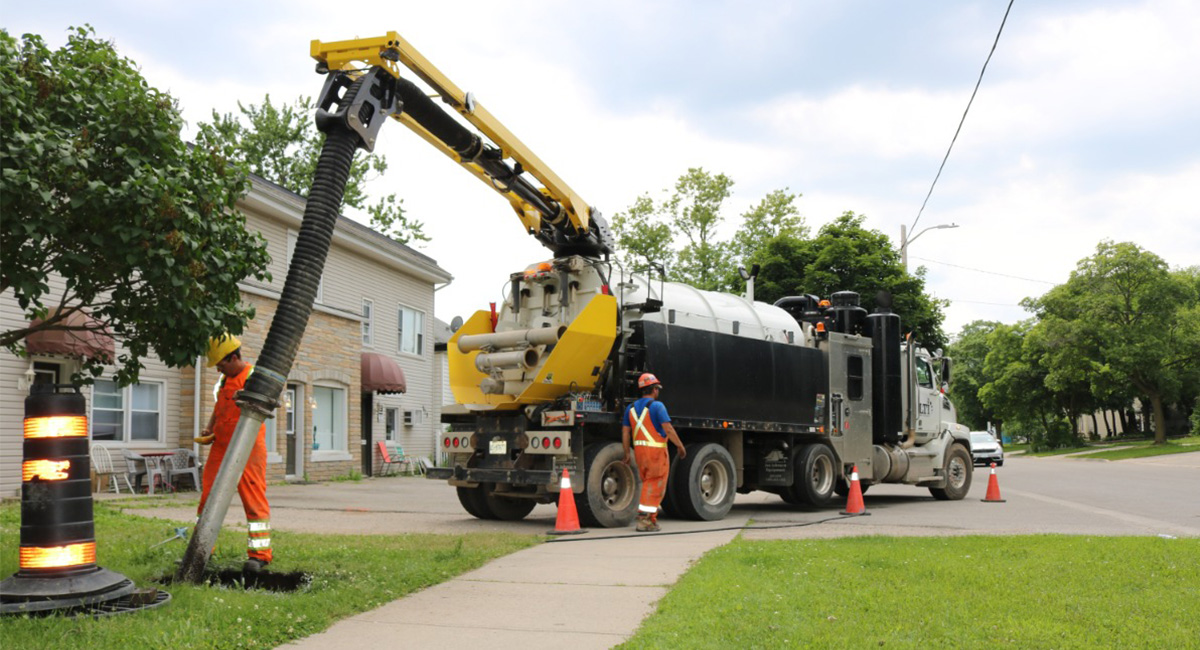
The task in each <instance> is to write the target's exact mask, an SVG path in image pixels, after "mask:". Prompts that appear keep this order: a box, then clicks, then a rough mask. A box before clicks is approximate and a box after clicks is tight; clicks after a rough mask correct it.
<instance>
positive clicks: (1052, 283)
mask: <svg viewBox="0 0 1200 650" xmlns="http://www.w3.org/2000/svg"><path fill="white" fill-rule="evenodd" d="M913 259H914V260H921V261H922V262H932V263H934V264H942V265H944V266H953V267H954V268H956V269H962V270H964V271H974V272H976V273H985V274H987V275H998V276H1000V277H1002V278H1012V279H1013V280H1024V281H1025V282H1038V283H1040V284H1049V285H1051V286H1053V285H1056V284H1060V283H1058V282H1050V281H1048V280H1035V279H1034V278H1023V277H1021V276H1019V275H1009V274H1007V273H997V272H996V271H985V270H983V269H975V268H971V267H969V266H959V265H958V264H951V263H950V262H939V261H938V260H931V259H926V258H924V257H916V256H914V257H913Z"/></svg>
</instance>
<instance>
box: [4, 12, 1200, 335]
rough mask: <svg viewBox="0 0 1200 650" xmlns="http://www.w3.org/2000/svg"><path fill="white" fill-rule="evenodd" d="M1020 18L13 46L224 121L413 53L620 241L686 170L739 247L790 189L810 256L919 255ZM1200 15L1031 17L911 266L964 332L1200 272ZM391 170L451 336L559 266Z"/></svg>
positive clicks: (762, 18) (953, 16)
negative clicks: (753, 218)
mask: <svg viewBox="0 0 1200 650" xmlns="http://www.w3.org/2000/svg"><path fill="white" fill-rule="evenodd" d="M1007 4H1008V3H1007V0H990V1H987V2H982V1H974V2H973V1H958V2H935V1H932V0H929V1H916V0H891V1H886V2H885V1H883V0H878V1H876V2H855V1H848V0H839V1H833V0H830V1H824V2H814V1H801V0H794V1H791V2H783V1H780V2H771V1H748V0H741V1H738V2H708V1H703V0H691V1H687V2H684V1H677V2H653V1H642V2H635V1H620V0H609V1H607V2H602V3H599V2H597V3H585V2H567V1H561V2H548V1H533V0H507V1H505V2H495V1H492V2H473V1H467V0H455V1H453V2H441V3H432V2H420V3H418V2H394V3H375V4H367V5H355V6H350V5H339V4H338V3H330V2H327V1H321V2H317V1H309V0H289V1H288V2H267V1H258V2H247V1H243V2H236V3H235V2H224V1H211V2H203V3H181V2H170V3H168V2H157V1H151V0H141V1H136V0H130V1H126V2H116V1H109V2H104V1H97V0H93V1H90V2H76V1H64V0H60V1H58V2H54V3H49V2H46V3H32V2H25V3H18V2H15V1H14V0H4V2H3V11H2V12H0V26H3V27H4V28H5V29H7V30H9V31H10V32H12V33H15V34H21V33H25V32H34V33H38V34H41V35H43V36H44V37H46V39H47V40H48V41H49V42H50V44H51V45H52V46H55V47H57V46H58V45H60V44H61V43H62V42H63V41H65V30H66V28H67V27H68V26H71V25H80V24H83V23H89V24H91V25H92V26H94V27H95V28H96V31H97V34H98V35H99V36H100V37H102V38H105V39H111V40H113V41H114V42H115V43H116V46H117V48H118V50H119V51H120V52H121V53H122V54H124V55H125V56H128V57H129V58H131V59H133V60H134V61H136V62H137V63H138V64H139V65H140V66H141V68H142V71H143V74H144V75H145V77H146V79H147V80H148V81H149V83H150V84H151V85H153V86H155V87H158V88H160V89H162V90H167V91H169V92H170V93H171V94H172V95H173V96H175V97H176V98H177V99H178V101H179V103H180V106H181V108H182V109H183V113H184V116H185V118H186V119H187V120H188V121H189V123H190V127H189V133H191V132H194V126H195V124H196V123H197V122H200V121H207V120H208V119H209V117H210V114H211V111H212V110H214V109H216V110H218V111H220V112H230V111H234V110H235V109H236V106H237V102H238V101H239V100H241V101H243V102H245V103H260V102H261V100H262V97H263V95H264V94H266V93H270V94H271V96H272V98H273V99H274V100H276V101H290V100H292V99H294V98H296V97H298V96H300V95H308V96H313V95H316V94H317V92H319V90H320V88H321V82H322V79H321V78H320V77H319V76H318V75H316V74H315V73H314V72H313V62H312V60H311V59H310V58H309V54H308V52H309V42H310V40H312V39H320V40H324V41H333V40H341V39H346V38H353V37H367V36H379V35H383V34H384V33H386V32H388V31H391V30H395V31H397V32H399V33H400V34H401V35H403V36H404V37H405V38H406V39H408V40H409V41H410V42H411V43H412V44H413V45H414V46H415V47H417V48H418V49H419V50H420V51H421V52H422V53H423V54H425V55H426V56H427V57H428V58H429V59H430V60H431V61H432V62H433V63H434V64H435V65H436V66H438V67H439V68H440V69H441V70H442V71H443V72H444V73H445V74H446V75H447V76H448V77H449V78H450V79H451V80H452V81H454V82H455V83H456V84H458V85H459V86H460V87H462V88H463V89H465V90H470V91H473V92H474V93H475V95H476V97H477V98H478V99H479V101H480V103H482V104H484V105H486V106H487V107H488V109H489V110H490V111H491V112H492V113H493V114H494V115H496V116H497V117H499V118H500V119H501V120H502V121H503V122H504V123H505V124H506V125H507V126H508V127H509V128H510V129H511V130H512V131H513V133H515V134H516V135H517V136H518V137H519V138H521V139H522V140H523V141H524V142H525V143H526V144H527V145H529V146H530V147H531V148H532V149H533V151H534V152H535V153H537V154H538V155H539V156H540V157H541V158H542V160H544V161H545V162H547V163H548V164H549V165H550V166H551V167H552V168H553V169H554V170H555V171H556V172H557V173H558V174H559V175H560V176H561V177H562V178H563V179H564V180H565V181H566V182H567V183H568V184H570V185H571V186H572V187H573V188H574V189H575V191H576V192H577V193H579V194H580V196H582V198H583V199H584V200H585V201H587V202H588V203H589V204H591V205H593V206H595V207H597V208H599V209H600V210H601V211H602V212H604V213H605V214H607V215H612V214H614V213H616V212H618V211H621V210H623V209H625V208H626V207H628V206H629V205H630V204H631V203H632V202H633V200H634V199H635V198H636V197H637V196H638V195H639V194H642V193H645V192H650V193H651V194H652V195H654V196H660V191H661V190H662V189H664V188H667V187H670V186H671V185H672V184H673V182H674V180H675V179H676V178H677V177H678V176H679V175H680V174H681V173H683V172H684V171H686V170H687V168H688V167H703V168H705V169H706V170H708V171H711V172H722V173H725V174H727V175H729V176H730V177H731V178H733V180H734V181H735V182H736V185H735V186H734V194H733V197H732V198H731V199H730V200H729V201H728V202H727V204H726V211H725V217H726V230H725V232H726V233H731V232H732V230H733V229H734V228H736V226H737V225H738V223H739V217H740V215H741V213H742V212H743V211H744V210H745V209H746V208H748V207H749V206H750V205H752V204H754V203H756V202H757V201H758V200H760V199H761V198H762V197H763V196H764V195H765V194H766V193H768V192H770V191H772V190H775V189H781V188H788V189H789V190H790V191H792V192H796V193H800V194H802V195H803V196H802V198H800V199H799V200H798V206H799V208H800V211H801V213H802V215H803V216H804V218H805V220H806V222H807V223H808V224H809V225H810V226H811V227H812V228H813V230H814V232H815V231H816V230H817V229H818V228H819V227H820V226H821V225H823V224H825V223H827V222H829V221H830V220H832V219H833V218H835V217H836V216H838V215H839V214H841V213H842V212H844V211H846V210H853V211H855V212H858V213H861V214H865V215H866V216H867V220H866V225H867V227H869V228H873V229H878V230H880V231H882V232H884V233H885V234H887V235H888V236H890V237H891V238H892V239H893V241H895V242H896V243H897V244H898V240H899V236H900V226H901V224H912V222H913V220H914V219H915V218H916V216H917V211H918V210H919V208H920V206H921V202H922V201H923V200H924V198H925V195H926V193H927V192H928V191H929V187H930V183H931V182H932V181H933V178H934V175H935V174H936V172H937V169H938V165H939V164H940V163H941V160H942V157H943V155H944V154H945V151H946V148H947V146H948V145H949V143H950V139H951V137H952V136H953V134H954V130H955V128H956V127H957V125H958V122H959V118H960V117H961V115H962V112H963V110H964V108H965V107H966V104H967V100H968V99H969V97H970V94H971V89H972V87H973V86H974V84H975V81H976V79H977V77H978V75H979V71H980V68H981V67H982V65H983V62H984V60H985V58H986V57H987V54H988V50H989V49H990V48H991V46H992V42H993V39H994V38H995V35H996V31H997V28H998V27H999V25H1000V20H1001V18H1002V17H1003V15H1004V11H1005V7H1006V6H1007ZM1198 33H1200V3H1197V2H1192V1H1190V0H1158V1H1155V0H1151V1H1146V2H1135V1H1130V0H1127V1H1105V0H1088V1H1083V0H1057V1H1056V0H1041V1H1038V2H1033V1H1031V0H1017V2H1016V3H1015V5H1014V6H1013V10H1012V13H1011V15H1010V16H1009V19H1008V23H1007V25H1006V27H1005V29H1004V34H1003V35H1002V36H1001V38H1000V43H999V45H998V47H997V49H996V53H995V55H994V56H993V58H992V61H991V64H990V65H989V67H988V70H987V74H986V76H985V77H984V80H983V85H982V87H981V89H980V91H979V94H978V97H977V98H976V99H975V103H974V105H973V107H972V108H971V112H970V114H969V115H968V117H967V120H966V124H965V126H964V127H963V130H962V134H961V135H960V136H959V138H958V142H957V144H956V145H955V147H954V151H953V152H952V153H951V155H950V159H949V162H948V163H947V165H946V168H945V171H944V172H943V173H942V176H941V180H940V181H938V185H937V187H936V188H935V189H934V192H933V196H932V198H931V199H930V201H929V204H928V206H927V207H926V208H925V212H924V214H923V216H922V217H921V219H920V222H919V224H918V225H917V227H916V229H915V232H920V231H921V230H922V229H924V228H926V227H929V226H937V225H940V224H950V223H956V224H958V226H959V228H957V229H954V230H932V231H929V232H925V233H924V234H923V235H921V236H920V238H919V240H917V241H915V242H913V243H912V244H911V246H910V248H909V255H910V259H909V263H910V266H913V267H915V266H917V265H924V266H926V267H927V268H928V289H929V291H930V292H931V293H932V294H934V295H935V296H937V297H939V298H944V299H947V300H949V301H951V305H950V307H949V309H948V310H947V318H946V331H947V333H948V334H951V335H953V334H954V333H955V332H957V331H958V330H959V329H961V327H962V326H963V325H964V324H966V323H968V322H970V321H972V320H975V319H988V320H998V321H1002V322H1015V321H1017V320H1020V319H1022V318H1025V317H1027V315H1028V314H1026V312H1024V311H1023V310H1022V309H1021V308H1020V307H1019V306H1018V304H1017V303H1018V302H1019V301H1020V300H1021V299H1022V298H1024V297H1026V296H1036V295H1040V294H1042V293H1043V292H1045V291H1046V290H1047V289H1049V288H1050V287H1051V286H1053V284H1057V283H1061V282H1063V281H1065V280H1066V279H1067V277H1068V274H1069V273H1070V271H1071V270H1072V269H1073V268H1074V267H1075V265H1076V263H1077V262H1078V261H1079V260H1080V259H1082V258H1084V257H1087V256H1088V255H1090V254H1092V253H1093V252H1094V251H1095V247H1096V244H1097V243H1098V242H1099V241H1101V240H1103V239H1112V240H1116V241H1132V242H1134V243H1137V244H1138V245H1140V246H1142V247H1143V248H1146V249H1148V250H1150V251H1153V252H1154V253H1157V254H1158V255H1160V256H1161V257H1163V258H1165V259H1166V260H1167V261H1168V262H1169V263H1170V264H1172V265H1173V266H1190V265H1196V264H1200V218H1198V217H1200V215H1198V212H1200V210H1198V208H1197V207H1196V206H1197V201H1196V194H1197V190H1198V189H1200V118H1197V116H1200V72H1197V64H1198V63H1200V38H1197V37H1196V35H1197V34H1198ZM381 141H382V142H381V144H380V145H379V147H378V148H377V151H379V152H381V153H383V154H385V155H386V156H387V157H388V161H389V164H390V169H389V172H388V173H387V175H386V176H384V177H382V178H378V179H375V180H374V181H373V183H372V185H371V186H370V190H371V191H372V192H373V193H374V194H376V195H381V194H386V193H389V192H396V193H398V194H399V195H400V196H401V197H403V199H404V205H405V207H406V209H407V210H408V213H409V215H410V216H411V217H414V218H416V219H419V220H421V221H424V222H425V224H426V232H427V233H428V234H430V235H431V236H432V237H433V241H432V242H430V243H429V244H427V245H425V246H424V247H423V248H422V249H421V250H422V251H423V252H424V253H426V254H427V255H429V256H431V257H433V258H434V259H436V260H437V261H438V263H439V264H440V265H441V266H442V267H443V268H445V269H446V270H447V271H449V272H450V273H451V274H453V275H454V277H455V281H454V282H453V284H452V285H451V286H449V287H447V288H445V289H443V290H441V291H440V292H438V293H437V307H436V312H437V314H436V315H437V316H438V317H439V318H441V319H442V320H445V321H449V320H450V319H451V318H452V317H453V316H455V315H463V316H467V315H469V314H470V313H471V312H473V311H474V310H475V309H486V308H487V303H488V301H491V300H499V299H500V292H501V290H502V287H503V285H504V281H505V279H506V278H507V276H508V274H509V273H510V272H513V271H517V270H520V269H523V268H524V267H525V266H526V265H527V264H529V263H531V262H535V261H539V260H542V259H545V258H546V257H547V251H546V250H545V249H544V248H542V247H541V246H540V245H539V244H537V242H536V241H535V240H533V239H532V238H530V237H528V236H526V235H525V234H524V232H523V230H522V228H521V227H520V224H519V222H518V221H517V219H516V217H515V216H514V215H513V213H512V211H511V210H510V208H509V207H508V205H507V203H506V202H505V201H504V200H502V199H501V198H500V197H499V196H498V195H496V194H494V193H493V192H491V191H490V190H488V189H487V188H486V187H484V186H483V185H482V184H480V183H479V182H478V181H476V180H475V179H474V178H472V177H471V176H470V175H469V174H467V173H465V172H464V171H463V170H461V169H459V168H458V167H457V165H455V164H454V163H452V162H450V161H449V160H448V159H446V158H444V157H442V156H441V155H440V154H437V153H436V152H434V151H433V149H432V148H431V147H429V146H428V145H427V144H425V143H424V142H423V141H421V140H420V139H418V138H417V137H416V136H414V135H413V134H412V133H410V132H409V131H408V130H407V129H403V128H401V127H399V125H394V127H393V128H385V131H384V132H383V134H382V136H381Z"/></svg>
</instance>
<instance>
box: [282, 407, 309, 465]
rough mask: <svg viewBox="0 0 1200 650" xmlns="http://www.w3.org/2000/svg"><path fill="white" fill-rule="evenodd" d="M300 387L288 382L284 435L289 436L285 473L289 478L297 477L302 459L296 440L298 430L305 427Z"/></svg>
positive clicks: (298, 443)
mask: <svg viewBox="0 0 1200 650" xmlns="http://www.w3.org/2000/svg"><path fill="white" fill-rule="evenodd" d="M300 399H302V397H301V394H300V387H299V386H297V385H296V384H288V387H287V392H286V397H285V399H284V404H285V406H286V407H287V416H286V421H285V423H284V435H285V436H286V437H287V451H286V452H285V453H286V454H287V459H286V467H287V469H286V470H285V471H284V473H285V474H286V475H287V477H288V478H293V479H294V478H296V476H297V474H298V470H299V467H297V465H298V463H299V459H300V454H299V449H300V442H299V441H297V440H296V432H297V431H303V430H304V428H303V426H302V423H301V422H300V419H299V414H300V413H302V412H303V409H301V408H300V401H299V400H300Z"/></svg>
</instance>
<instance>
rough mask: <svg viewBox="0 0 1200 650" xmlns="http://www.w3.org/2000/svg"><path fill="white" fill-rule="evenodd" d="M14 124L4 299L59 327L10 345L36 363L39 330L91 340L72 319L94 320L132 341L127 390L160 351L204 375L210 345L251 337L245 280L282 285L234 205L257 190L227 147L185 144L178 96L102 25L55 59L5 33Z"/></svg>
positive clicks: (45, 325) (30, 41)
mask: <svg viewBox="0 0 1200 650" xmlns="http://www.w3.org/2000/svg"><path fill="white" fill-rule="evenodd" d="M0 122H2V123H3V124H4V130H5V138H4V141H3V143H2V144H0V197H2V201H3V205H4V218H3V220H2V222H0V249H2V250H3V257H2V259H0V293H3V292H5V291H9V290H12V292H13V296H14V298H15V299H16V301H17V304H18V305H19V307H20V309H21V310H22V311H23V313H24V316H25V318H28V319H30V320H33V319H38V318H41V319H45V320H43V321H42V322H41V323H40V324H39V325H37V326H32V325H30V326H26V327H19V328H16V329H13V330H9V331H5V332H0V345H3V346H4V347H5V348H7V349H9V350H10V351H12V352H14V353H16V354H23V352H24V343H23V342H24V340H25V338H26V337H27V336H29V335H30V334H32V333H34V332H36V331H41V330H48V329H80V327H82V326H80V327H69V326H68V325H67V319H68V318H69V316H70V315H71V314H72V313H73V312H75V311H77V310H81V309H86V310H87V311H88V312H90V314H91V316H92V317H93V318H95V319H96V320H98V321H99V323H100V325H101V326H102V327H103V328H105V329H106V330H107V331H108V332H109V333H111V334H114V335H116V336H118V337H120V338H121V339H122V340H123V343H124V348H125V350H126V352H125V353H124V354H122V355H120V357H119V358H118V359H114V360H109V361H111V362H114V363H116V364H117V365H118V369H117V372H116V379H117V381H118V382H119V383H122V384H127V383H131V382H133V381H136V380H137V376H138V371H139V370H140V369H141V367H142V365H141V359H142V358H144V357H146V356H147V355H148V354H149V353H150V351H151V350H152V351H153V352H154V354H155V355H156V356H157V357H158V358H159V359H161V360H162V361H163V362H165V363H166V364H167V365H170V366H175V367H178V366H184V365H190V364H191V363H192V362H193V361H194V360H195V358H196V356H197V355H198V354H200V353H201V352H202V351H203V350H204V349H205V346H206V345H207V339H208V337H209V336H210V335H213V334H217V333H220V332H222V331H230V332H233V333H239V332H241V331H242V328H243V326H244V324H245V322H246V320H248V319H249V318H252V317H253V314H254V310H253V308H250V307H245V306H243V305H242V304H241V302H240V294H239V291H238V282H239V281H240V280H242V279H243V278H245V277H247V276H251V275H253V276H255V277H256V278H260V279H263V278H267V277H269V276H268V275H267V272H266V268H267V264H268V262H269V257H268V256H267V252H266V246H265V243H264V241H263V239H262V238H261V237H260V236H259V235H257V234H250V233H247V232H246V230H245V219H244V218H243V217H242V215H240V214H239V213H238V212H237V211H236V210H235V209H234V204H235V202H236V201H237V199H238V198H239V197H240V196H241V195H242V194H243V193H244V192H245V190H246V188H247V183H246V179H245V177H244V175H242V174H240V173H238V172H237V170H236V169H235V168H233V167H231V166H230V165H229V164H228V158H227V155H228V153H229V152H228V151H227V150H226V149H224V148H223V147H222V146H221V143H218V142H212V141H210V140H208V139H207V138H203V137H202V138H200V139H199V141H198V142H197V143H196V145H195V146H194V147H189V146H188V145H187V143H185V142H184V141H183V140H182V139H181V137H180V130H181V127H182V125H183V121H182V118H181V117H180V114H179V111H178V109H177V107H176V105H175V102H174V100H173V99H172V98H171V97H170V96H169V95H167V94H165V93H162V92H160V91H158V90H156V89H154V88H151V87H150V86H149V85H147V83H146V81H145V80H144V79H143V78H142V76H141V75H140V74H139V73H138V70H137V68H136V66H135V64H134V63H133V62H132V61H130V60H129V59H126V58H124V57H122V56H120V55H119V54H118V53H117V51H116V50H115V49H114V47H113V45H112V44H111V43H109V42H104V41H100V40H97V39H96V38H95V32H94V30H93V29H92V28H91V27H82V28H73V29H72V30H71V32H70V34H69V36H68V40H67V43H66V45H64V46H63V47H62V48H61V49H58V50H55V51H51V50H50V49H49V48H47V47H46V45H45V43H44V41H43V39H42V38H41V37H39V36H36V35H32V34H29V35H25V36H24V37H22V40H21V42H20V43H18V42H17V40H16V39H15V38H13V37H12V36H10V35H9V34H8V32H7V31H4V30H0ZM52 276H59V277H61V278H62V279H63V283H62V285H63V286H65V288H64V289H63V290H62V291H61V293H59V292H58V291H52V290H51V283H52ZM103 368H104V360H100V359H90V360H85V362H84V370H85V371H87V372H88V373H90V374H91V375H92V376H99V375H100V374H101V373H102V372H103Z"/></svg>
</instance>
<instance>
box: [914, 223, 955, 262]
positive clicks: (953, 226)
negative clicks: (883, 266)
mask: <svg viewBox="0 0 1200 650" xmlns="http://www.w3.org/2000/svg"><path fill="white" fill-rule="evenodd" d="M957 227H958V224H956V223H944V224H942V225H940V226H930V227H928V228H926V229H924V230H922V231H921V232H918V233H917V234H915V235H913V236H912V239H909V238H908V227H907V226H905V225H904V224H900V262H901V263H902V264H904V270H905V271H908V245H909V244H911V243H913V242H915V241H917V237H920V236H921V235H924V234H925V233H927V232H929V231H930V230H943V229H946V228H957Z"/></svg>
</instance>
